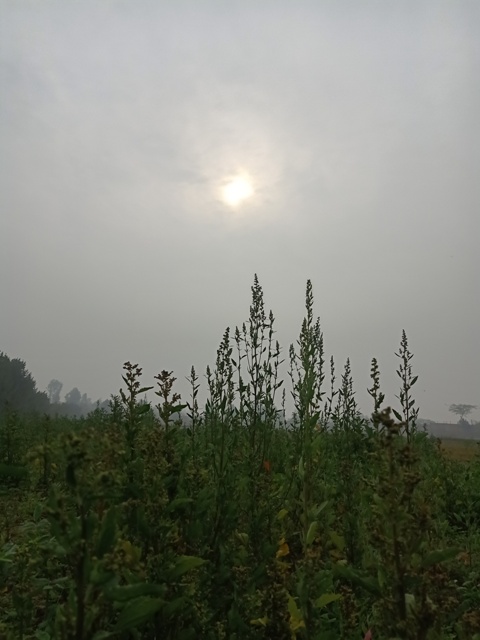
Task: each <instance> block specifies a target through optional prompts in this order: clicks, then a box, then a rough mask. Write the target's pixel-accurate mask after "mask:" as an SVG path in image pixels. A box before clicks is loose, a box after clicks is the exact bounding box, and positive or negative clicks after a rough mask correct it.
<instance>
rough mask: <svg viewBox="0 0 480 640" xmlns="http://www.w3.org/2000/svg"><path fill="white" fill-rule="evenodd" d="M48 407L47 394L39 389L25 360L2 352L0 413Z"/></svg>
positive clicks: (45, 409)
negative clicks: (9, 410) (8, 410)
mask: <svg viewBox="0 0 480 640" xmlns="http://www.w3.org/2000/svg"><path fill="white" fill-rule="evenodd" d="M48 407H49V402H48V396H47V394H46V393H42V392H40V391H38V390H37V384H36V382H35V380H34V378H33V376H32V374H31V373H30V372H29V371H27V366H26V364H25V362H24V361H23V360H20V359H19V358H13V359H10V358H9V357H8V356H7V355H6V354H5V353H3V352H0V413H3V412H4V411H5V410H6V409H11V410H15V411H21V412H31V411H39V412H44V411H48Z"/></svg>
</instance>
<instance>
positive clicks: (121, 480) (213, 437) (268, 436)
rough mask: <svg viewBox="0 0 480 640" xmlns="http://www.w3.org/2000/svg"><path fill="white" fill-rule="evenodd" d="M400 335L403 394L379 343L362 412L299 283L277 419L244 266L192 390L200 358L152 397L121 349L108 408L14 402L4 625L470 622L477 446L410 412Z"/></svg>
mask: <svg viewBox="0 0 480 640" xmlns="http://www.w3.org/2000/svg"><path fill="white" fill-rule="evenodd" d="M397 355H398V357H399V369H398V375H399V379H400V383H401V389H400V392H399V396H398V398H397V399H398V410H396V411H393V410H392V411H390V409H388V408H386V409H383V407H384V405H385V398H384V396H383V394H382V392H381V388H380V374H379V371H378V366H377V362H376V361H375V359H374V360H373V361H372V371H371V378H372V387H371V389H370V390H369V392H370V395H371V396H372V403H373V407H372V409H373V411H372V419H371V420H366V419H365V418H364V417H362V415H361V414H360V412H359V410H358V407H357V404H356V401H355V395H354V391H353V382H352V377H351V371H350V364H349V362H348V361H347V363H346V365H345V367H344V370H343V373H342V374H341V376H340V379H339V382H338V386H337V385H336V380H335V368H334V363H333V360H331V361H330V363H329V366H328V367H327V366H326V363H325V359H324V350H323V335H322V332H321V329H320V324H319V321H318V320H316V319H315V318H314V316H313V296H312V289H311V285H310V283H307V292H306V314H305V319H304V321H303V324H302V327H301V331H300V336H299V339H298V342H297V344H296V345H295V346H292V347H291V348H290V351H289V362H290V378H291V388H292V394H293V399H294V403H295V414H294V419H293V420H286V417H285V411H284V410H282V409H281V407H282V406H283V407H284V406H285V404H284V403H285V391H284V389H283V381H282V380H281V377H280V369H281V367H280V365H281V358H282V355H281V350H280V347H279V345H278V344H277V342H276V341H275V340H274V317H273V315H272V314H271V313H270V315H267V314H266V313H265V310H264V303H263V292H262V289H261V287H260V285H259V283H258V280H257V279H256V278H255V282H254V285H253V287H252V304H251V307H250V317H249V320H248V321H247V322H246V323H245V324H244V325H243V326H242V327H240V328H237V329H236V330H235V332H233V333H232V334H231V332H230V331H229V330H227V331H226V332H225V334H224V336H223V339H222V341H221V344H220V347H219V349H218V353H217V360H216V363H215V366H214V367H213V368H212V369H208V370H207V376H206V378H207V387H208V390H207V391H208V399H207V402H206V404H205V407H204V409H203V410H200V408H199V405H198V392H199V378H198V376H197V374H196V372H195V370H194V369H193V368H192V372H191V377H190V383H191V389H192V392H191V397H190V398H189V400H188V402H185V404H182V400H181V398H180V397H179V395H178V394H177V393H176V392H175V388H174V383H175V378H174V377H173V375H172V373H170V372H168V371H162V372H161V373H160V374H159V375H158V376H156V378H155V393H156V394H157V396H158V406H157V407H153V406H152V404H153V403H152V404H149V403H146V402H145V401H144V400H143V398H144V395H145V393H146V391H148V389H149V388H147V387H144V386H143V382H142V380H141V377H142V375H141V374H142V370H141V369H140V368H139V367H138V366H137V365H132V364H130V363H126V364H125V366H124V373H123V388H122V391H121V392H120V394H119V395H118V396H112V400H111V410H110V412H106V411H101V410H97V411H94V412H93V413H92V414H90V415H89V416H88V418H86V419H79V420H73V419H66V418H58V419H54V418H48V417H45V418H38V417H36V418H28V417H21V416H19V415H17V414H15V413H11V414H9V415H7V416H6V417H5V419H4V421H3V423H2V425H1V429H0V447H1V448H0V456H1V457H0V461H1V464H0V481H1V512H0V526H1V539H0V638H5V639H6V640H25V639H27V638H28V639H30V638H37V639H38V640H47V639H49V638H55V639H59V640H60V639H61V640H101V639H104V638H115V639H118V640H129V639H134V638H145V639H149V640H154V639H157V640H159V639H160V638H162V640H167V639H169V640H177V639H178V640H187V639H189V638H192V639H194V638H199V639H209V640H210V639H211V640H214V639H221V638H225V639H235V638H237V639H250V638H252V639H253V638H258V639H262V638H264V639H267V638H268V639H272V640H273V639H274V640H282V639H284V638H285V639H290V638H308V639H310V640H314V639H315V640H317V639H318V640H328V639H332V640H352V639H354V638H359V639H360V638H363V637H373V638H374V640H383V639H392V638H402V639H403V638H405V639H417V640H422V639H430V640H434V639H438V640H447V639H453V638H459V639H468V640H471V639H472V638H475V637H477V638H480V589H479V586H480V585H479V582H480V576H479V568H480V556H479V551H480V538H479V534H478V531H479V524H480V501H479V496H480V462H479V461H478V460H477V459H474V460H473V461H471V462H470V463H468V464H464V463H456V462H455V461H451V460H447V459H446V458H445V457H444V456H443V455H442V453H441V451H440V448H439V446H438V445H437V444H436V443H435V441H433V440H432V439H429V438H428V437H427V436H426V434H424V433H419V432H417V429H416V419H417V417H418V411H417V410H416V408H415V401H414V399H413V398H412V387H413V385H414V384H415V381H416V378H415V377H414V376H413V374H412V366H411V359H412V354H411V353H410V352H409V349H408V343H407V338H406V335H405V333H403V335H402V340H401V344H400V349H399V351H398V353H397ZM326 369H327V371H326ZM327 373H328V383H327V382H326V380H327ZM279 407H280V409H279ZM181 415H182V416H185V415H188V418H185V417H184V418H183V419H182V420H180V416H181Z"/></svg>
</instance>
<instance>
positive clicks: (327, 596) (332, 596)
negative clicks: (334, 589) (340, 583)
mask: <svg viewBox="0 0 480 640" xmlns="http://www.w3.org/2000/svg"><path fill="white" fill-rule="evenodd" d="M341 598H342V596H341V595H340V594H339V593H324V594H323V595H322V596H320V597H319V598H318V599H317V600H315V607H317V609H322V608H323V607H326V606H327V604H330V603H331V602H335V601H336V600H341Z"/></svg>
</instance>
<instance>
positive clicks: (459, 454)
mask: <svg viewBox="0 0 480 640" xmlns="http://www.w3.org/2000/svg"><path fill="white" fill-rule="evenodd" d="M442 449H443V451H444V452H445V455H446V456H447V457H448V458H450V459H452V460H460V461H464V462H468V461H469V460H472V458H474V457H475V455H478V454H479V453H480V442H478V441H477V440H460V439H458V440H457V439H454V438H442Z"/></svg>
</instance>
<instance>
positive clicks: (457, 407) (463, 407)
mask: <svg viewBox="0 0 480 640" xmlns="http://www.w3.org/2000/svg"><path fill="white" fill-rule="evenodd" d="M476 408H477V405H476V404H451V405H450V408H449V409H448V410H449V411H450V412H451V413H455V414H456V415H457V416H460V420H461V421H462V422H463V421H464V420H465V416H468V414H469V413H472V411H473V410H474V409H476Z"/></svg>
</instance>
